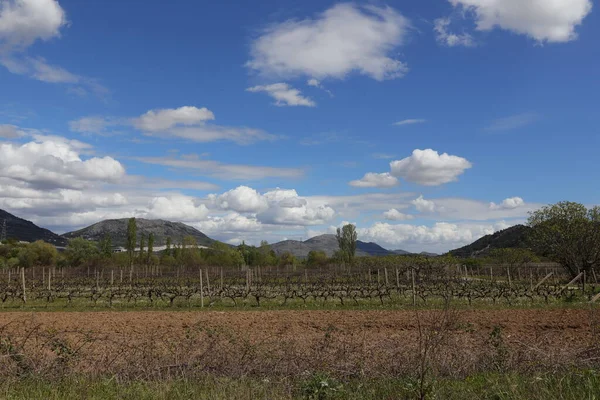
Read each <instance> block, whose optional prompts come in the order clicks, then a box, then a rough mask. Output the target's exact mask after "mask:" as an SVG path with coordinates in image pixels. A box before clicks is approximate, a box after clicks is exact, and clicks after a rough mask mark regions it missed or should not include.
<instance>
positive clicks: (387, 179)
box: [350, 172, 398, 188]
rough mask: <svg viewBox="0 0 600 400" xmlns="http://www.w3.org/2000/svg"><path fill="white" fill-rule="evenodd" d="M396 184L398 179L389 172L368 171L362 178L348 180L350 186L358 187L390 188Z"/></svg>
mask: <svg viewBox="0 0 600 400" xmlns="http://www.w3.org/2000/svg"><path fill="white" fill-rule="evenodd" d="M397 185H398V179H397V178H396V177H394V176H392V175H391V174H390V173H389V172H384V173H381V174H377V173H373V172H369V173H367V174H365V176H364V177H362V179H359V180H355V181H351V182H350V186H354V187H360V188H391V187H394V186H397Z"/></svg>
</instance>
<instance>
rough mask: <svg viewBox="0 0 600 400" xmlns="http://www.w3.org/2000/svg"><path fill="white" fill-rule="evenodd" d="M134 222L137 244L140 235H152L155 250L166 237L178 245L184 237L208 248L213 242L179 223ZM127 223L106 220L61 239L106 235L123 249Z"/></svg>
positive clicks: (96, 239)
mask: <svg viewBox="0 0 600 400" xmlns="http://www.w3.org/2000/svg"><path fill="white" fill-rule="evenodd" d="M135 221H136V225H137V240H138V242H139V239H140V237H141V235H142V234H143V235H145V236H146V238H147V237H148V235H149V234H150V233H153V234H154V247H155V248H156V247H160V246H164V245H165V244H166V242H167V238H168V237H171V239H172V240H173V243H174V244H175V243H179V242H180V241H181V239H182V238H183V237H185V236H193V237H194V238H196V241H197V243H198V245H200V246H210V245H211V244H212V243H213V242H214V240H213V239H211V238H209V237H208V236H206V235H205V234H204V233H202V232H200V231H199V230H198V229H196V228H193V227H191V226H189V225H186V224H183V223H181V222H171V221H164V220H162V219H143V218H136V219H135ZM128 222H129V219H127V218H122V219H107V220H104V221H100V222H98V223H96V224H94V225H91V226H88V227H87V228H83V229H80V230H77V231H73V232H68V233H65V234H64V235H63V237H64V238H67V239H72V238H76V237H82V238H84V239H88V240H95V241H98V240H100V239H102V238H103V237H104V236H105V235H107V234H108V235H109V236H110V238H111V240H112V243H113V246H122V247H124V246H125V244H126V241H127V224H128Z"/></svg>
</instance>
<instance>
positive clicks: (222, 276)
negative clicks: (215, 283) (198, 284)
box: [221, 267, 223, 290]
mask: <svg viewBox="0 0 600 400" xmlns="http://www.w3.org/2000/svg"><path fill="white" fill-rule="evenodd" d="M221 290H223V267H221Z"/></svg>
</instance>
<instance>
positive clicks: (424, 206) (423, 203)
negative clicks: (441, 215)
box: [411, 195, 436, 213]
mask: <svg viewBox="0 0 600 400" xmlns="http://www.w3.org/2000/svg"><path fill="white" fill-rule="evenodd" d="M411 203H412V204H413V205H414V206H415V208H416V209H417V211H419V212H425V213H433V212H435V211H436V206H435V203H434V202H433V201H431V200H425V199H424V198H423V195H421V196H419V197H417V198H416V199H415V200H413V201H411Z"/></svg>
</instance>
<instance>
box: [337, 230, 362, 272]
mask: <svg viewBox="0 0 600 400" xmlns="http://www.w3.org/2000/svg"><path fill="white" fill-rule="evenodd" d="M336 239H337V241H338V245H339V247H340V250H341V251H342V254H343V256H344V258H345V260H346V261H348V262H350V263H353V262H354V256H355V255H356V240H357V239H358V235H357V233H356V226H354V225H352V224H346V225H344V226H343V227H342V228H341V229H340V228H337V234H336Z"/></svg>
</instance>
